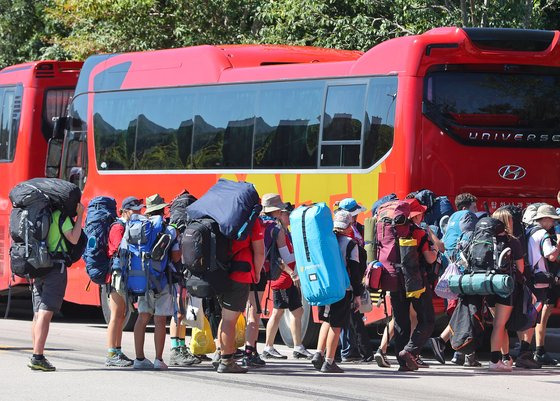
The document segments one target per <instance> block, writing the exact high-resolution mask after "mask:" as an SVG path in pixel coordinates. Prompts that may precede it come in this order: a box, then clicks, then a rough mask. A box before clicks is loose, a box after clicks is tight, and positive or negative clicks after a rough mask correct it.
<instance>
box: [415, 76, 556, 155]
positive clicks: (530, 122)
mask: <svg viewBox="0 0 560 401" xmlns="http://www.w3.org/2000/svg"><path fill="white" fill-rule="evenodd" d="M506 67H507V66H502V70H501V71H495V72H484V71H453V70H452V71H437V72H433V73H430V74H428V76H427V77H426V81H425V83H426V85H425V91H424V113H425V114H426V116H427V117H428V118H430V119H431V120H432V121H433V122H435V123H436V124H437V125H438V126H439V127H440V128H442V129H444V131H446V132H447V133H449V134H451V135H452V136H453V137H454V138H455V139H458V140H459V141H462V142H465V141H466V142H468V143H469V144H473V145H474V144H477V143H478V144H491V143H493V144H501V145H503V146H514V145H515V146H520V145H521V146H522V144H524V145H527V146H534V147H558V146H560V95H559V94H560V69H550V68H547V69H546V70H545V71H543V73H539V72H535V71H534V69H532V70H533V71H531V72H526V71H521V72H514V73H510V72H505V71H504V70H506ZM513 67H515V66H513ZM512 69H513V70H514V71H515V68H512ZM477 128H479V129H477Z"/></svg>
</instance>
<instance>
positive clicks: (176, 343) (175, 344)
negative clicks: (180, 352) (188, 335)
mask: <svg viewBox="0 0 560 401" xmlns="http://www.w3.org/2000/svg"><path fill="white" fill-rule="evenodd" d="M178 346H179V337H171V349H173V348H177V347H178Z"/></svg>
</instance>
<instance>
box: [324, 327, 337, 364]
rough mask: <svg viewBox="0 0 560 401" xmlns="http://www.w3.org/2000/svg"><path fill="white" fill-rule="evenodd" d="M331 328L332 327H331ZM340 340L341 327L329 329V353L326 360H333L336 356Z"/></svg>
mask: <svg viewBox="0 0 560 401" xmlns="http://www.w3.org/2000/svg"><path fill="white" fill-rule="evenodd" d="M329 326H330V325H329ZM339 339H340V327H332V326H331V327H329V332H328V335H327V352H326V355H325V359H326V358H329V359H333V360H334V355H335V354H336V348H337V347H338V341H339Z"/></svg>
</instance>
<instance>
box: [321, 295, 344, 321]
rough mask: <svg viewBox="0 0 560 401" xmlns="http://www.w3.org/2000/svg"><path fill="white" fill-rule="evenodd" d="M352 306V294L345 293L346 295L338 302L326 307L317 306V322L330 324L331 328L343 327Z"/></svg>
mask: <svg viewBox="0 0 560 401" xmlns="http://www.w3.org/2000/svg"><path fill="white" fill-rule="evenodd" d="M351 304H352V292H351V291H346V295H345V296H344V298H342V299H341V300H340V301H338V302H336V303H334V304H332V305H327V306H319V320H320V321H322V322H327V323H330V325H331V327H345V326H346V324H347V323H348V318H349V317H350V307H351Z"/></svg>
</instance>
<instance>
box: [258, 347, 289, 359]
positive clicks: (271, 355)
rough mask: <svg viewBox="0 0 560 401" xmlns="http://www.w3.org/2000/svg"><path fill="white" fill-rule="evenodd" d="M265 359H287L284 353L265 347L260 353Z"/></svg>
mask: <svg viewBox="0 0 560 401" xmlns="http://www.w3.org/2000/svg"><path fill="white" fill-rule="evenodd" d="M262 356H263V358H265V359H288V357H287V356H286V355H282V354H281V353H280V352H278V351H276V350H275V349H274V348H268V349H265V350H264V351H263V353H262Z"/></svg>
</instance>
